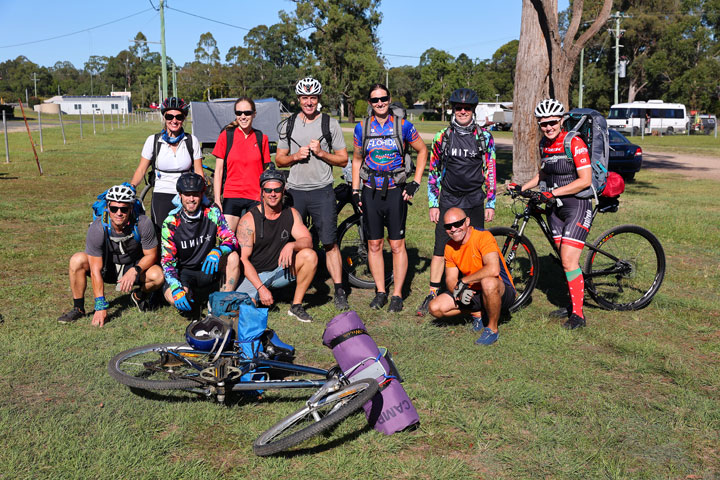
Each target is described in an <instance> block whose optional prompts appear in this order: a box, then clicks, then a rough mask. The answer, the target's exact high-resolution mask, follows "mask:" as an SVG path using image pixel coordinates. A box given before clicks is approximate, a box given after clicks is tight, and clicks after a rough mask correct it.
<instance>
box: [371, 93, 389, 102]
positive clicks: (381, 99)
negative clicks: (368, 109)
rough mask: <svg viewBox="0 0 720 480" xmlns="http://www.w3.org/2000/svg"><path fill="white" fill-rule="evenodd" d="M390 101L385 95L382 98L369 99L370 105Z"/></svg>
mask: <svg viewBox="0 0 720 480" xmlns="http://www.w3.org/2000/svg"><path fill="white" fill-rule="evenodd" d="M388 100H390V96H388V95H385V96H384V97H370V103H378V102H383V103H384V102H387V101H388Z"/></svg>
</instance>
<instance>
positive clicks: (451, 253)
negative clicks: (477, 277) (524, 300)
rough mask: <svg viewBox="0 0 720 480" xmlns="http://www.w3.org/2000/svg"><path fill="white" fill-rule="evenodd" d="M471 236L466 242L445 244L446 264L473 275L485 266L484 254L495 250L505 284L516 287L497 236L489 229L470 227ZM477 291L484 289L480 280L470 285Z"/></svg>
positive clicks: (463, 273)
mask: <svg viewBox="0 0 720 480" xmlns="http://www.w3.org/2000/svg"><path fill="white" fill-rule="evenodd" d="M467 234H468V235H469V236H470V238H469V239H468V241H467V242H465V243H460V244H458V243H457V242H454V241H452V240H451V241H449V242H448V243H447V245H446V246H445V266H446V267H449V268H452V267H456V268H457V269H458V270H459V271H460V273H461V274H462V275H464V276H467V275H471V274H473V273H475V272H477V271H479V270H481V269H482V268H483V256H484V255H487V254H489V253H492V252H495V253H497V254H498V260H499V262H500V275H499V276H500V279H501V280H502V281H503V283H504V284H505V285H508V286H509V287H512V288H515V286H514V285H513V281H512V277H511V276H510V271H509V270H508V268H507V265H506V264H505V259H504V258H503V256H502V253H501V252H500V248H499V247H498V244H497V242H496V241H495V237H493V235H492V233H490V232H488V231H487V230H475V229H474V228H473V227H470V230H469V231H468V233H467ZM470 288H472V289H473V290H476V291H480V290H482V288H481V286H480V282H476V283H473V284H471V285H470Z"/></svg>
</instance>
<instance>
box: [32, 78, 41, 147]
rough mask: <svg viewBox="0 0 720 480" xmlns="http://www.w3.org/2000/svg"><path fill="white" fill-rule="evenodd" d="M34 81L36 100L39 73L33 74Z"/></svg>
mask: <svg viewBox="0 0 720 480" xmlns="http://www.w3.org/2000/svg"><path fill="white" fill-rule="evenodd" d="M33 81H34V82H35V98H37V73H33ZM41 151H42V150H41Z"/></svg>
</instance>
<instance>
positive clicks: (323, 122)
mask: <svg viewBox="0 0 720 480" xmlns="http://www.w3.org/2000/svg"><path fill="white" fill-rule="evenodd" d="M297 116H298V113H293V114H292V115H290V118H288V119H287V127H286V130H285V136H286V138H287V141H288V149H290V142H291V141H293V139H292V132H293V129H294V128H295V119H296V118H297ZM320 129H321V130H322V137H321V138H320V139H325V142H326V143H327V145H328V152H332V135H331V134H330V115H328V114H327V113H321V114H320ZM295 143H296V144H297V145H298V146H299V147H301V146H302V145H300V144H299V143H297V142H295Z"/></svg>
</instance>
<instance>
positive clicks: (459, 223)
mask: <svg viewBox="0 0 720 480" xmlns="http://www.w3.org/2000/svg"><path fill="white" fill-rule="evenodd" d="M465 220H467V217H465V218H463V219H462V220H458V221H457V222H452V223H446V224H444V225H443V227H445V230H452V229H453V228H460V227H462V226H463V223H465Z"/></svg>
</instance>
